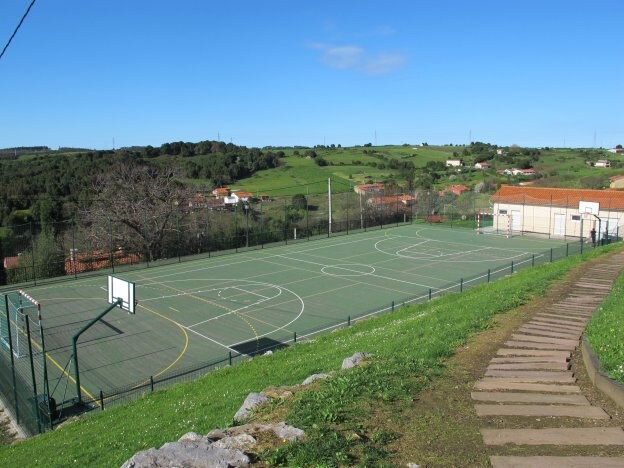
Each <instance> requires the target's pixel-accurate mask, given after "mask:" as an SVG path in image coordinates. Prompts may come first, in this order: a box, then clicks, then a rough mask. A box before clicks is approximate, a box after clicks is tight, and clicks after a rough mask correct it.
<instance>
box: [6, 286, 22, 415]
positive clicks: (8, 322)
mask: <svg viewBox="0 0 624 468" xmlns="http://www.w3.org/2000/svg"><path fill="white" fill-rule="evenodd" d="M4 306H5V310H6V321H7V338H8V339H9V355H10V356H11V373H12V377H13V399H14V401H15V419H16V421H17V423H18V424H19V422H20V414H19V404H18V401H17V382H16V377H15V358H14V357H13V338H12V337H11V314H10V313H9V296H7V295H6V294H5V295H4Z"/></svg>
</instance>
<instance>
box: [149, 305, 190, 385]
mask: <svg viewBox="0 0 624 468" xmlns="http://www.w3.org/2000/svg"><path fill="white" fill-rule="evenodd" d="M139 307H141V308H143V309H145V310H147V311H148V312H150V313H152V314H154V315H156V316H157V317H160V318H162V319H164V320H167V321H169V322H171V323H173V324H174V325H175V326H176V327H178V328H179V329H180V330H182V333H184V348H182V351H181V352H180V354H179V355H178V357H177V358H176V359H175V360H174V361H173V362H172V363H171V364H169V365H168V366H167V367H165V368H164V369H162V370H161V371H160V372H158V373H157V374H155V375H153V376H152V377H158V376H159V375H162V374H164V373H165V372H167V371H168V370H169V369H171V368H172V367H173V366H175V365H176V364H177V363H178V362H179V361H180V359H182V357H183V356H184V355H185V354H186V350H187V349H188V344H189V335H188V332H187V331H186V329H185V328H184V327H183V326H182V325H181V324H180V323H178V322H176V321H175V320H173V319H170V318H169V317H167V316H165V315H162V314H159V313H158V312H156V311H155V310H152V309H150V308H149V307H145V306H144V305H143V304H139ZM146 382H147V381H146ZM143 383H145V382H143ZM143 383H142V384H140V385H143Z"/></svg>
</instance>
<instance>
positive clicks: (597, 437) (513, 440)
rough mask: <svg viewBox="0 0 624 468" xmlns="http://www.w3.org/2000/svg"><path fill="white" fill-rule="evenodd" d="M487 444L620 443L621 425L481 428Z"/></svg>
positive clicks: (622, 439) (622, 440) (623, 443)
mask: <svg viewBox="0 0 624 468" xmlns="http://www.w3.org/2000/svg"><path fill="white" fill-rule="evenodd" d="M481 434H482V435H483V441H484V442H485V445H505V444H515V445H619V446H624V431H622V428H620V427H590V428H578V427H566V428H547V429H481Z"/></svg>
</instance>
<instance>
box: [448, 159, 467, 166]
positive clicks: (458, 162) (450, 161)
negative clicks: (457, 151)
mask: <svg viewBox="0 0 624 468" xmlns="http://www.w3.org/2000/svg"><path fill="white" fill-rule="evenodd" d="M463 165H464V161H463V159H447V161H446V167H462V166H463Z"/></svg>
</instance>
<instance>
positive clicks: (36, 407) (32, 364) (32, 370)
mask: <svg viewBox="0 0 624 468" xmlns="http://www.w3.org/2000/svg"><path fill="white" fill-rule="evenodd" d="M24 318H25V322H26V339H27V340H28V359H29V360H30V374H31V377H32V383H33V393H34V397H35V398H34V399H33V406H34V410H35V414H36V415H37V428H38V430H39V432H41V412H40V411H39V402H38V399H39V397H38V395H37V378H36V376H35V361H34V360H33V354H32V340H31V338H30V319H29V318H28V315H24Z"/></svg>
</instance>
